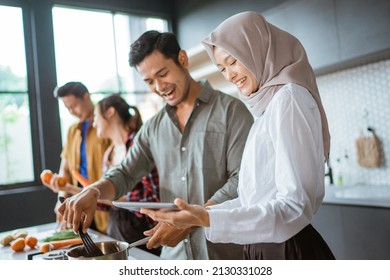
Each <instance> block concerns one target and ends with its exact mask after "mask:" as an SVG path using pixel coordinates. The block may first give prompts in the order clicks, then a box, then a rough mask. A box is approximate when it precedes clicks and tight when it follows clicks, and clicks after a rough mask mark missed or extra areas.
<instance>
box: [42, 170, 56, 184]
mask: <svg viewBox="0 0 390 280" xmlns="http://www.w3.org/2000/svg"><path fill="white" fill-rule="evenodd" d="M52 176H53V172H51V170H49V169H45V170H43V171H42V173H41V180H42V182H44V183H46V184H49V183H50V180H51V177H52Z"/></svg>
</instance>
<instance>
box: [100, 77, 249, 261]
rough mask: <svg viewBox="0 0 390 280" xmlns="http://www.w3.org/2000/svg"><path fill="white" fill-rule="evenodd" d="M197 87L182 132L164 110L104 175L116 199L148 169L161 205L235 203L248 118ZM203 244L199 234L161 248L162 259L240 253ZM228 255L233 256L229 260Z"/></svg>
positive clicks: (223, 97) (171, 112)
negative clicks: (155, 180) (155, 173)
mask: <svg viewBox="0 0 390 280" xmlns="http://www.w3.org/2000/svg"><path fill="white" fill-rule="evenodd" d="M201 83H202V90H201V92H200V94H199V96H198V98H197V100H196V104H195V106H194V109H193V111H192V113H191V116H190V118H189V119H188V121H187V124H186V126H185V128H184V130H183V132H181V131H180V129H179V123H178V120H177V117H176V113H175V108H174V107H171V106H169V105H166V106H165V108H163V109H162V110H161V111H160V112H158V113H157V114H156V115H155V116H154V117H152V118H151V119H149V120H148V121H147V122H146V123H145V124H144V125H143V127H142V128H141V130H140V131H139V132H138V135H137V136H136V139H135V140H134V145H133V146H132V148H131V149H130V151H129V153H128V155H127V156H126V158H125V159H124V160H123V162H122V164H121V165H120V166H118V167H117V168H115V169H112V170H110V171H109V172H107V173H106V175H105V178H106V179H109V180H110V181H112V183H113V184H114V186H115V189H116V195H117V196H116V198H119V197H120V196H122V195H123V194H125V193H126V192H128V191H130V190H131V189H132V187H133V186H134V185H135V183H136V182H138V181H139V180H140V179H141V177H142V176H144V175H146V174H147V173H148V172H149V171H150V170H151V169H152V168H153V166H156V167H157V170H158V173H159V178H160V199H161V201H162V202H172V201H173V200H174V199H175V198H176V197H180V198H182V199H184V200H186V201H187V202H189V203H190V204H201V205H203V204H204V203H205V202H206V201H208V200H212V201H214V202H216V203H221V202H223V201H225V200H228V199H232V198H235V197H237V184H238V173H239V168H240V163H241V156H242V152H243V149H244V145H245V141H246V138H247V135H248V133H249V129H250V127H251V126H252V123H253V118H252V115H251V114H250V113H249V111H248V110H247V109H246V107H245V105H244V104H243V103H242V102H241V101H240V100H238V99H237V98H234V97H232V96H229V95H227V94H224V93H222V92H220V91H216V90H214V89H213V88H212V87H211V86H210V84H209V83H208V82H207V81H205V82H201ZM207 243H208V242H206V239H205V236H204V231H203V229H200V228H199V229H198V230H195V231H194V232H193V233H191V234H190V236H189V237H188V239H186V240H184V241H183V242H180V243H179V244H178V245H177V246H176V247H174V248H170V247H164V248H163V252H162V255H161V256H162V257H163V258H167V259H192V258H193V259H208V258H209V257H210V258H213V259H214V258H218V259H225V258H240V257H241V256H242V251H241V249H238V252H233V251H237V248H235V249H230V250H229V249H227V248H226V246H228V245H218V246H217V245H215V246H214V245H213V244H211V243H209V244H208V245H207ZM213 247H215V250H214V249H213ZM217 247H218V248H219V249H217ZM224 247H225V248H224ZM207 249H208V250H209V253H208V252H207ZM232 253H233V254H235V255H234V256H232V255H229V254H232Z"/></svg>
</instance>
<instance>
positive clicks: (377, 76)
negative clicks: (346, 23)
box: [317, 60, 390, 186]
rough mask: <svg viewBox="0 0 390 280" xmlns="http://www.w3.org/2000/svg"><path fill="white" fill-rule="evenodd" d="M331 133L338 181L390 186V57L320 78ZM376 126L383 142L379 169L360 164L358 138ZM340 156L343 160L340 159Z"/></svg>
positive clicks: (352, 183)
mask: <svg viewBox="0 0 390 280" xmlns="http://www.w3.org/2000/svg"><path fill="white" fill-rule="evenodd" d="M317 83H318V88H319V91H320V94H321V98H322V102H323V104H324V107H325V111H326V113H327V116H328V121H329V127H330V133H331V137H332V139H331V154H330V164H331V167H332V169H333V175H334V179H335V183H337V178H336V177H338V175H342V178H343V184H344V185H354V184H364V185H389V186H390V166H389V164H388V161H389V157H390V60H383V61H380V62H376V63H372V64H367V65H364V66H359V67H356V68H351V69H346V70H343V71H338V72H334V73H331V74H326V75H321V76H318V77H317ZM367 127H372V128H373V129H374V130H375V132H376V135H377V136H378V137H379V139H380V140H381V142H382V149H383V154H384V163H383V165H382V166H381V167H379V168H363V167H360V166H359V165H358V162H357V151H356V145H355V141H356V139H357V138H358V137H359V136H360V135H361V132H362V131H363V133H367ZM338 159H339V161H338Z"/></svg>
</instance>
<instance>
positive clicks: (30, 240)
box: [24, 236, 38, 249]
mask: <svg viewBox="0 0 390 280" xmlns="http://www.w3.org/2000/svg"><path fill="white" fill-rule="evenodd" d="M24 241H25V244H26V245H27V246H29V247H30V248H31V249H34V248H35V246H36V245H37V244H38V239H37V238H36V237H34V236H29V237H27V238H26V239H25V240H24Z"/></svg>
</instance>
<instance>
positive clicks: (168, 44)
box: [129, 30, 180, 67]
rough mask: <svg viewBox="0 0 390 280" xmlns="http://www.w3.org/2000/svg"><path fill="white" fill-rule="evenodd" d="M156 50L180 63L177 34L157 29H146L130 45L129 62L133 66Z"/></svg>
mask: <svg viewBox="0 0 390 280" xmlns="http://www.w3.org/2000/svg"><path fill="white" fill-rule="evenodd" d="M154 50H157V51H159V52H161V53H162V54H163V55H164V56H165V57H166V58H168V59H169V58H172V59H173V61H174V62H175V63H176V64H177V65H180V63H179V60H178V55H179V52H180V46H179V43H178V42H177V39H176V35H175V34H173V33H170V32H163V33H161V32H158V31H155V30H150V31H146V32H145V33H144V34H142V35H141V36H140V37H139V38H138V39H137V40H136V41H135V42H134V43H133V44H131V46H130V54H129V64H130V66H131V67H135V66H137V65H138V64H139V63H141V62H142V61H143V60H144V58H145V57H146V56H148V55H150V54H151V53H152V52H153V51H154Z"/></svg>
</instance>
